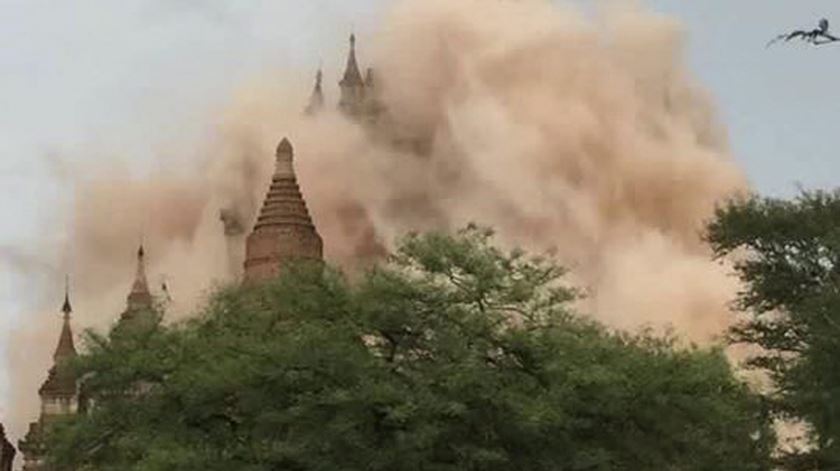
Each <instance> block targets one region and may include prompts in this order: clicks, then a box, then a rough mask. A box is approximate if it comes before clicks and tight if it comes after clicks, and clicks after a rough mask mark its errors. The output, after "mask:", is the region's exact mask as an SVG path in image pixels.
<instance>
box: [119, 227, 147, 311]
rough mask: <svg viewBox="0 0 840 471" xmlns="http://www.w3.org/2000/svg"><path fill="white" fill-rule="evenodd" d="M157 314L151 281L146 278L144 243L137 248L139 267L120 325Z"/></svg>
mask: <svg viewBox="0 0 840 471" xmlns="http://www.w3.org/2000/svg"><path fill="white" fill-rule="evenodd" d="M154 316H155V310H154V298H153V297H152V293H151V292H150V291H149V281H148V280H147V279H146V251H145V249H144V248H143V245H142V244H141V245H140V248H139V249H137V269H136V272H135V275H134V282H133V283H132V284H131V291H130V292H129V293H128V297H127V298H126V308H125V311H123V313H122V314H121V315H120V319H119V321H118V326H122V325H126V324H130V323H134V322H136V321H137V320H139V319H149V318H153V317H154Z"/></svg>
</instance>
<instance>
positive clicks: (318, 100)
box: [306, 66, 324, 115]
mask: <svg viewBox="0 0 840 471" xmlns="http://www.w3.org/2000/svg"><path fill="white" fill-rule="evenodd" d="M323 81H324V73H323V72H322V70H321V67H320V66H319V67H318V73H317V74H316V75H315V88H314V89H313V90H312V96H311V97H310V98H309V105H307V107H306V114H309V115H313V114H315V113H317V112H319V111H321V108H323V107H324V88H323Z"/></svg>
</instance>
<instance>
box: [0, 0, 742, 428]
mask: <svg viewBox="0 0 840 471" xmlns="http://www.w3.org/2000/svg"><path fill="white" fill-rule="evenodd" d="M337 46H338V45H337ZM359 47H360V54H361V57H360V59H361V60H362V62H364V63H365V64H368V63H373V64H374V65H375V66H376V69H377V72H378V75H377V76H378V77H379V78H380V84H381V85H382V96H381V98H382V100H383V101H384V102H385V103H386V104H387V106H388V107H389V110H390V114H389V116H388V119H387V120H386V122H385V124H383V126H382V127H380V128H379V129H378V130H377V131H376V132H374V133H370V132H366V131H365V130H364V129H362V128H361V127H360V126H358V125H356V124H353V123H351V122H349V121H347V120H345V119H344V118H342V117H340V116H338V114H337V113H336V112H335V111H334V109H333V104H334V103H335V102H336V101H337V90H336V88H335V87H333V86H330V84H332V83H335V81H337V79H338V77H331V76H328V77H327V81H326V84H327V87H326V91H327V102H328V104H329V105H328V109H327V110H326V112H325V113H322V114H321V115H319V116H317V117H315V118H305V117H304V116H303V115H302V113H301V111H302V109H303V108H304V106H305V104H306V99H307V94H308V91H309V87H310V86H311V84H302V83H295V84H292V85H289V86H282V87H280V86H277V85H274V84H276V83H277V82H278V81H280V80H281V79H280V78H278V77H261V78H259V79H256V80H255V82H253V83H250V84H245V85H243V87H242V89H241V91H240V93H238V94H236V96H234V97H232V98H231V105H230V107H229V109H227V110H225V111H224V113H223V119H222V121H223V123H224V124H223V125H222V126H221V127H220V129H218V133H217V138H216V139H215V141H214V142H211V143H195V148H196V149H198V150H199V152H197V153H196V155H200V156H201V157H200V158H197V159H196V162H195V165H194V167H193V168H190V169H188V170H184V171H182V172H173V173H172V174H167V175H165V176H161V177H155V178H154V179H139V178H136V177H132V175H131V174H130V173H128V172H126V171H122V170H116V169H114V168H100V167H97V168H77V169H74V170H73V171H71V172H69V174H70V175H76V177H71V178H73V179H74V186H75V188H76V192H75V200H74V203H73V206H72V211H71V212H70V214H69V216H68V217H67V218H66V222H67V223H68V224H70V225H71V227H72V230H71V234H72V237H71V240H70V241H69V242H68V243H67V244H66V246H62V247H44V248H43V250H41V251H40V253H41V254H43V257H46V258H50V257H52V259H50V260H46V261H44V262H43V263H45V264H46V265H48V266H54V267H57V268H56V270H55V272H57V273H61V272H62V271H71V272H72V273H73V279H74V288H75V289H74V297H75V301H76V306H77V308H78V307H79V306H84V309H83V310H82V309H77V310H78V311H79V312H77V313H76V316H75V318H74V325H75V328H76V331H77V332H80V331H81V330H82V327H97V328H103V327H106V326H108V325H109V324H110V323H112V322H113V321H114V320H115V319H116V317H117V315H118V313H119V312H120V311H121V310H122V308H123V307H124V302H125V298H124V297H125V295H126V294H127V292H128V289H129V286H130V281H131V276H132V274H133V263H134V258H133V257H134V251H135V248H136V245H137V243H138V242H139V239H140V237H141V234H142V237H143V238H144V240H145V244H146V247H147V253H148V257H147V258H148V260H149V267H148V271H149V275H150V282H151V284H152V285H153V286H159V285H160V282H161V281H163V280H164V279H165V280H166V281H167V282H168V284H169V286H170V289H171V291H172V292H173V295H174V298H175V299H174V303H173V305H172V307H171V309H170V313H169V316H170V317H171V318H177V317H180V316H184V315H187V314H188V313H189V312H190V310H191V308H192V307H193V306H195V305H196V303H198V302H200V300H201V299H202V296H204V295H205V294H206V292H207V290H209V289H212V287H213V285H214V284H215V283H219V282H226V281H230V280H232V279H234V278H235V277H236V276H237V271H238V269H239V266H238V261H237V257H241V254H240V253H239V252H238V251H239V250H240V249H239V248H237V247H235V246H234V247H231V241H230V240H226V237H225V234H224V232H223V226H222V224H221V222H220V221H219V211H220V210H221V209H227V210H231V211H235V212H237V213H239V214H240V215H242V217H243V218H244V219H245V220H246V221H249V222H248V225H250V221H252V220H253V217H254V215H255V212H256V210H257V209H258V205H259V204H260V202H261V200H262V197H263V195H264V193H265V191H266V189H267V186H268V182H269V173H270V171H271V169H272V166H273V162H272V160H273V149H274V146H275V145H276V143H277V142H278V141H279V139H280V138H282V137H283V136H289V138H290V139H291V140H292V142H293V143H294V144H295V148H296V156H295V159H296V162H295V164H296V167H297V170H298V176H299V180H300V183H301V188H302V190H303V193H304V196H305V198H306V200H307V202H308V204H309V207H310V211H311V213H312V216H313V219H314V220H315V223H316V225H317V227H318V229H319V232H320V233H321V235H322V237H323V238H324V241H325V245H326V252H327V257H328V258H329V259H330V260H332V261H334V262H337V263H341V264H344V265H348V266H352V265H354V264H356V263H357V262H358V261H359V260H366V259H368V258H369V257H371V256H375V255H376V254H378V253H381V252H382V250H383V247H388V246H389V245H390V243H391V242H392V241H393V239H394V238H395V237H397V236H398V235H399V234H401V233H404V232H405V231H407V230H423V229H432V228H437V229H450V228H456V227H459V226H463V225H464V224H466V223H467V222H477V223H480V224H485V225H490V226H493V227H494V228H496V229H497V230H498V233H499V236H500V239H501V240H502V241H503V242H504V243H506V244H517V245H521V246H524V247H527V248H529V249H532V250H539V251H543V250H551V251H554V253H556V254H557V256H558V257H559V258H560V259H561V260H562V261H563V262H564V263H565V264H566V265H568V266H569V267H571V269H572V270H573V271H572V275H571V276H572V278H573V280H574V282H575V283H577V284H579V285H581V286H583V287H585V288H586V289H587V291H588V292H589V298H588V299H587V300H586V301H585V302H584V303H583V305H582V306H581V307H582V309H583V310H585V311H586V312H588V313H591V314H592V315H594V316H595V317H597V318H599V319H601V320H603V321H605V322H607V323H608V324H610V325H611V326H615V327H618V328H637V327H640V326H643V325H654V326H667V325H671V326H673V327H674V328H675V329H676V330H677V332H679V333H680V334H682V335H684V336H685V337H687V338H690V339H693V340H697V341H708V340H710V339H712V338H713V337H714V336H715V335H717V334H719V333H721V332H722V329H723V328H724V327H725V326H726V325H727V324H728V322H729V317H730V316H729V313H728V312H727V309H726V303H727V301H728V300H730V299H731V298H732V297H733V294H734V292H735V288H736V287H735V286H734V285H733V283H734V281H733V280H732V279H731V278H729V277H727V275H726V273H727V272H726V269H725V267H721V266H719V265H717V264H716V263H713V262H711V261H709V254H708V251H707V250H706V248H705V247H704V246H703V245H702V244H701V243H700V241H699V233H700V230H701V228H702V225H703V221H704V220H705V219H706V218H708V217H709V216H710V215H711V213H712V210H713V208H714V205H715V203H716V202H717V201H719V200H720V199H722V198H724V197H727V196H729V195H731V194H733V193H734V192H738V191H742V190H744V189H745V188H746V183H745V179H744V177H743V175H742V173H741V172H740V170H739V169H738V168H736V167H735V165H734V164H733V162H732V159H731V157H730V155H729V153H728V146H727V143H726V137H725V133H724V132H723V130H722V128H721V126H720V124H719V123H718V122H717V121H716V119H715V113H714V109H713V106H712V104H711V102H710V100H709V98H708V97H707V96H706V94H705V92H704V91H703V90H702V89H700V88H698V87H697V85H696V84H695V83H694V81H693V80H692V77H691V75H690V74H689V73H688V72H687V71H686V69H685V67H684V64H683V59H684V58H683V50H682V32H681V30H680V28H679V25H678V24H676V23H675V22H673V21H671V20H669V19H668V18H662V17H660V16H655V15H652V14H649V13H646V12H643V11H641V10H639V9H638V8H635V7H633V6H632V5H630V6H628V5H627V4H621V5H620V6H615V7H611V8H607V9H605V10H603V11H601V12H600V13H599V14H598V15H596V17H595V18H594V19H592V18H586V17H584V16H583V15H582V14H581V13H580V12H578V11H576V10H575V9H573V8H571V7H563V6H559V7H558V6H556V5H551V4H549V3H548V2H545V1H542V0H533V1H528V0H524V1H518V2H512V1H492V0H407V1H403V2H400V3H399V4H398V5H397V6H396V7H395V8H394V11H393V12H392V13H391V14H390V15H389V16H388V19H387V21H386V22H385V23H384V24H383V25H382V28H381V31H379V32H378V34H377V35H376V36H375V38H374V39H373V41H372V42H369V43H368V42H362V43H360V44H359ZM333 79H335V80H333ZM397 136H399V137H405V136H409V137H422V138H423V139H425V140H426V141H427V142H429V143H430V146H429V147H428V149H427V151H426V152H424V153H422V155H418V154H417V153H414V152H408V151H400V150H395V149H394V148H393V147H392V146H388V145H383V144H382V142H385V141H392V140H394V139H395V138H396V137H397ZM249 229H250V227H246V230H249ZM240 239H241V238H240ZM235 240H236V238H235V237H234V245H235ZM68 247H71V248H72V250H68ZM68 252H69V253H68ZM54 278H55V280H54V282H51V283H49V286H45V287H44V288H43V290H44V296H43V298H44V299H45V302H48V303H47V304H45V305H46V307H45V308H44V310H43V311H44V312H45V313H46V312H53V311H55V308H57V307H58V306H59V304H60V303H59V301H60V299H58V295H57V293H60V290H59V289H58V287H57V285H58V283H60V281H61V278H60V277H54ZM30 319H44V321H43V323H42V324H41V325H28V326H26V328H25V329H26V330H21V331H20V332H16V333H15V335H14V336H13V339H14V340H13V345H12V346H11V348H10V349H9V351H10V355H9V358H7V359H6V360H7V361H9V362H10V363H11V364H12V365H14V366H13V368H12V374H13V376H12V377H13V381H14V386H15V387H14V388H13V397H12V398H11V407H9V408H8V409H9V410H10V411H11V412H12V414H11V415H12V417H10V419H11V420H10V423H9V424H8V425H9V429H10V432H11V435H12V436H16V437H17V436H20V435H21V434H22V433H23V432H24V431H25V425H26V423H27V422H29V421H31V420H33V419H34V418H35V417H36V415H37V410H38V405H37V394H36V391H37V389H38V386H39V384H40V383H41V382H42V381H43V379H44V377H45V375H46V371H47V368H48V366H49V363H50V356H51V354H52V348H54V346H55V342H56V339H57V335H58V329H59V323H58V320H57V319H58V318H57V317H56V316H49V315H33V316H32V317H30ZM23 346H37V348H34V347H27V348H24V347H23Z"/></svg>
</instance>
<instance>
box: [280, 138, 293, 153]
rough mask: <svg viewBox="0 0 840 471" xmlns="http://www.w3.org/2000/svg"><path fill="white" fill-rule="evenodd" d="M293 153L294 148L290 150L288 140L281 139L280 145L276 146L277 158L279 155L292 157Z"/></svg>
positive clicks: (290, 144) (290, 146)
mask: <svg viewBox="0 0 840 471" xmlns="http://www.w3.org/2000/svg"><path fill="white" fill-rule="evenodd" d="M294 153H295V151H294V148H292V143H291V142H289V139H288V138H285V137H284V138H283V140H282V141H280V144H279V145H278V146H277V156H278V157H279V156H281V155H293V154H294Z"/></svg>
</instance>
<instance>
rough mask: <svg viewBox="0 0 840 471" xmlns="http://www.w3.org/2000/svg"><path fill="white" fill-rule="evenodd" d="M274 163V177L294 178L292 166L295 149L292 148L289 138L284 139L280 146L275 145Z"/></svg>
mask: <svg viewBox="0 0 840 471" xmlns="http://www.w3.org/2000/svg"><path fill="white" fill-rule="evenodd" d="M275 156H276V161H275V167H274V175H275V176H278V177H286V178H295V169H294V166H293V164H292V161H293V160H294V156H295V149H294V147H292V143H291V141H289V138H287V137H284V138H283V140H282V141H280V144H278V145H277V152H276V153H275Z"/></svg>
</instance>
